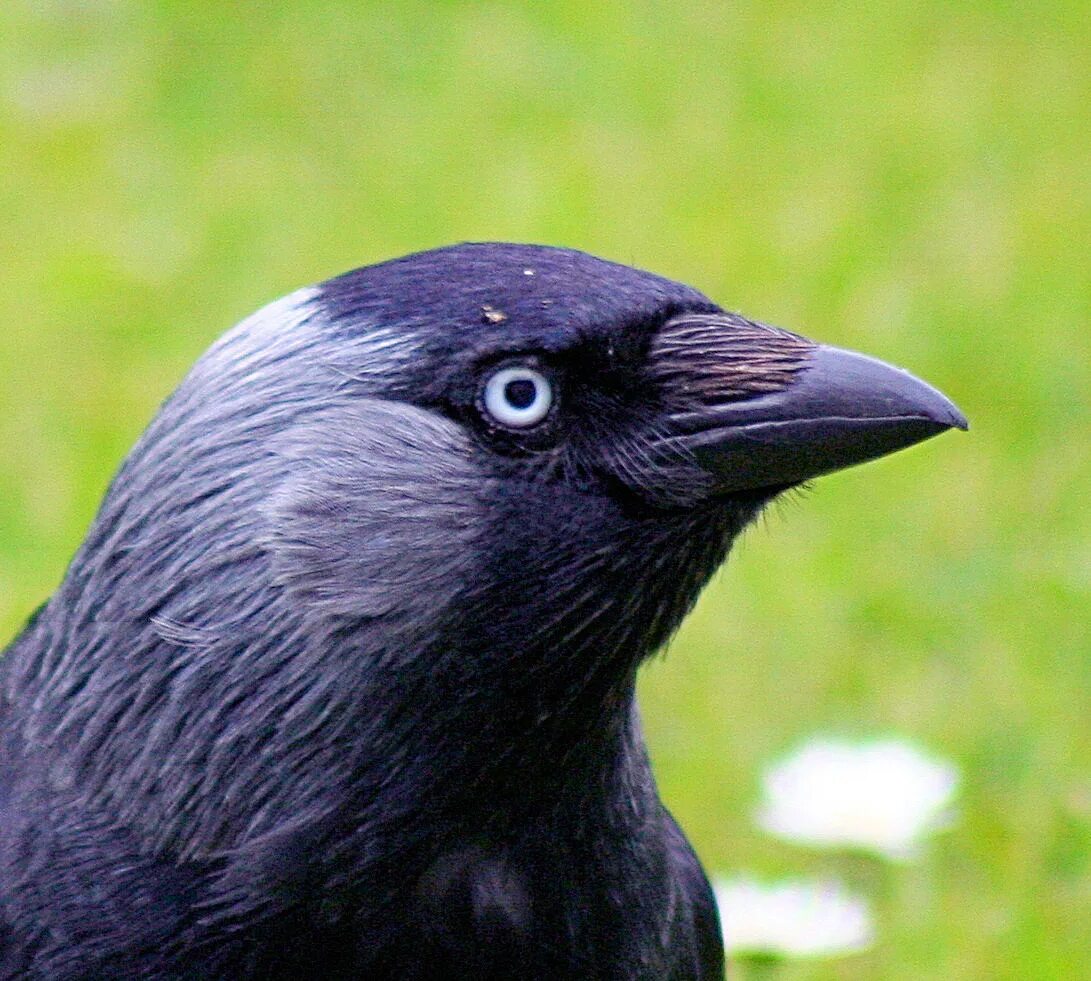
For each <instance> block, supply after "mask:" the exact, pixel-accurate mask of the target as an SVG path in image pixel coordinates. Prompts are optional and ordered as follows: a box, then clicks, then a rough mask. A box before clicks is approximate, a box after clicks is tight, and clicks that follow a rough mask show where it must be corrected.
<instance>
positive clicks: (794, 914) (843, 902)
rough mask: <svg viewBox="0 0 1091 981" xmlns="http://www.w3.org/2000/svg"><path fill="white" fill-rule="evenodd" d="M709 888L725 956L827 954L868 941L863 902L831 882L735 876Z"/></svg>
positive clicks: (868, 918) (858, 947)
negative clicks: (765, 880) (768, 880)
mask: <svg viewBox="0 0 1091 981" xmlns="http://www.w3.org/2000/svg"><path fill="white" fill-rule="evenodd" d="M713 891H714V892H715V894H716V905H717V906H718V907H719V909H720V922H721V923H722V924H723V932H724V949H725V950H726V951H727V954H728V956H729V957H730V956H735V957H739V956H746V955H750V956H763V957H833V956H836V955H838V954H849V953H853V952H854V951H859V950H864V949H865V948H867V947H869V946H870V945H871V943H872V940H873V936H874V929H873V927H872V921H871V914H870V913H869V912H868V907H867V904H866V903H865V902H864V900H862V899H859V898H857V897H856V896H853V895H850V894H849V893H847V892H845V890H844V889H843V888H842V887H841V886H840V885H838V884H837V883H836V882H805V881H786V882H781V883H777V884H775V885H774V884H763V883H761V882H758V881H757V880H755V879H751V878H747V877H740V878H737V879H724V880H720V881H718V882H716V883H715V884H714V886H713Z"/></svg>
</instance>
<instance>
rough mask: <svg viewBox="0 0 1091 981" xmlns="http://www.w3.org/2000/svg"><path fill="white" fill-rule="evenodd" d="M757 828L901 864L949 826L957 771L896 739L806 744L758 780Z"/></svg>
mask: <svg viewBox="0 0 1091 981" xmlns="http://www.w3.org/2000/svg"><path fill="white" fill-rule="evenodd" d="M763 785H764V792H765V799H764V802H763V804H762V807H761V809H760V811H759V813H758V823H759V824H760V825H761V826H762V827H763V828H765V829H766V830H767V831H770V832H772V833H773V834H775V835H779V836H780V837H782V838H788V839H791V840H794V841H801V842H806V843H808V844H812V845H822V846H827V847H844V848H859V849H863V850H866V851H872V852H878V853H879V854H880V855H884V856H886V857H887V858H894V859H907V858H911V857H912V856H913V855H914V853H915V852H916V849H917V846H918V844H919V843H920V841H921V839H922V838H923V837H924V836H925V835H928V834H930V833H931V832H933V831H936V830H938V829H939V828H941V827H943V826H945V825H947V824H949V823H950V820H951V799H952V797H953V796H954V793H955V790H956V788H957V786H958V772H957V770H956V769H955V768H954V767H953V766H951V765H950V764H949V763H945V762H942V761H940V760H936V759H932V758H930V757H928V756H926V755H925V754H924V753H922V752H920V751H919V750H917V749H915V748H914V747H913V746H910V745H909V744H907V743H904V742H900V741H898V740H896V739H883V740H874V741H871V742H862V743H852V742H847V741H843V740H835V739H824V740H814V741H812V742H810V743H808V744H806V745H805V746H803V747H802V748H801V749H799V750H798V751H797V752H795V753H793V754H792V755H790V756H789V757H788V758H786V759H784V760H782V761H781V762H780V763H778V764H777V765H775V766H773V767H772V768H771V769H770V770H769V771H768V772H767V773H766V775H765V778H764V780H763Z"/></svg>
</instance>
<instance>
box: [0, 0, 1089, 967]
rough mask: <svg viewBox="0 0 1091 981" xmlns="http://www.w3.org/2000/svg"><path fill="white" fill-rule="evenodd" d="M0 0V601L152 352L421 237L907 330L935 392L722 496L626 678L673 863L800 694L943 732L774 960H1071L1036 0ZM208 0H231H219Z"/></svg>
mask: <svg viewBox="0 0 1091 981" xmlns="http://www.w3.org/2000/svg"><path fill="white" fill-rule="evenodd" d="M228 9H229V8H227V7H225V6H224V5H222V4H213V3H208V2H204V3H198V2H191V0H187V2H184V3H183V2H158V3H152V2H148V3H137V2H135V0H132V2H125V0H112V2H110V0H100V2H96V3H74V2H67V3H66V2H60V0H37V2H33V3H31V2H29V0H9V2H8V3H7V4H5V5H3V8H2V11H0V156H2V167H0V173H2V177H0V215H2V217H0V256H3V260H2V261H0V369H2V370H0V452H2V457H0V636H2V637H7V636H9V635H11V634H13V633H14V632H15V630H16V629H17V628H18V626H19V624H20V623H21V621H22V620H23V619H24V618H25V617H26V616H27V615H28V614H29V612H30V611H31V609H32V608H33V607H34V606H35V605H36V604H37V603H38V602H40V601H41V600H42V599H43V598H44V597H45V596H46V595H47V594H48V593H49V591H50V590H51V589H52V588H53V586H54V585H55V584H56V583H57V581H58V580H59V578H60V576H61V574H62V572H63V569H64V566H65V563H66V561H67V559H68V558H69V556H70V555H71V553H72V551H73V549H74V547H75V546H76V544H77V543H78V542H79V540H80V539H81V537H82V535H83V532H84V530H85V529H86V527H87V524H88V522H89V521H90V519H91V516H92V514H93V512H94V509H95V506H96V504H97V501H98V499H99V497H100V495H101V493H102V491H103V489H104V487H105V485H106V482H107V480H108V479H109V477H110V475H111V473H112V471H113V470H114V468H115V467H116V466H117V464H118V462H119V461H120V459H121V457H122V456H123V454H124V453H125V451H126V449H127V448H128V446H129V445H130V443H131V442H132V440H133V439H134V438H135V437H136V435H137V434H138V433H139V432H140V430H141V429H142V427H143V426H144V425H145V423H146V422H147V420H148V419H149V418H150V416H151V415H152V413H153V412H154V410H155V407H156V405H157V404H158V402H159V401H160V400H161V399H162V398H163V397H164V396H165V395H166V394H167V393H168V392H169V391H170V389H171V388H172V386H173V385H174V384H175V383H176V382H177V381H178V379H179V378H180V377H181V376H182V374H183V373H184V371H185V369H186V367H187V365H188V364H189V363H190V362H191V361H192V360H193V359H194V358H195V357H196V356H197V354H198V353H199V352H200V351H201V350H202V349H203V348H204V347H205V346H206V345H207V344H208V343H209V342H210V341H211V340H212V339H213V338H214V337H215V336H216V335H217V334H218V333H220V332H221V331H222V330H223V329H225V328H226V327H227V326H229V325H230V324H231V323H232V322H233V321H235V320H236V319H238V318H239V317H241V316H242V315H244V314H246V313H248V312H249V311H250V310H252V309H253V308H255V307H256V306H258V305H259V304H261V303H262V302H264V301H266V300H268V299H271V298H273V297H274V296H276V295H279V294H281V293H284V292H287V291H288V290H290V289H292V288H293V287H295V286H297V285H300V284H303V283H306V282H310V281H313V280H316V279H318V278H321V277H324V276H327V275H329V274H332V273H335V272H338V271H341V270H343V269H346V268H349V267H351V266H355V265H359V264H362V263H365V262H369V261H373V260H377V259H380V258H383V257H387V256H391V255H396V254H399V253H402V252H405V251H409V250H413V249H419V248H424V247H428V246H432V245H437V244H441V243H445V242H449V241H453V240H459V239H467V238H469V239H484V238H495V239H512V240H522V241H540V242H548V243H554V244H564V245H572V246H576V247H580V248H584V249H586V250H588V251H591V252H596V253H599V254H602V255H605V256H607V257H610V258H615V259H618V260H621V261H626V262H631V263H634V264H637V265H641V266H645V267H648V268H651V269H654V270H656V271H659V272H662V273H666V274H668V275H673V276H675V277H677V278H680V279H683V280H686V281H689V282H692V283H694V284H695V285H697V286H699V287H701V288H702V289H704V290H705V291H706V292H707V293H709V294H710V295H712V296H713V297H715V298H717V299H719V300H720V301H722V302H723V303H725V304H726V305H728V306H731V307H734V308H736V309H741V310H742V311H744V312H746V313H749V314H751V315H753V316H757V317H761V318H763V319H766V320H769V321H772V322H774V323H781V324H784V325H785V326H789V327H793V328H796V329H798V330H801V331H803V332H805V333H808V334H810V335H812V336H815V337H818V338H821V339H823V340H827V341H831V342H833V343H838V344H842V345H845V346H851V347H856V348H859V349H862V350H865V351H867V352H869V353H873V354H876V355H878V356H880V357H885V358H887V359H889V360H893V361H895V362H898V363H902V364H906V365H908V366H911V367H912V368H913V369H914V370H915V371H916V372H917V373H919V374H921V375H923V376H924V377H926V378H927V379H929V380H930V381H932V382H934V383H935V384H937V385H938V386H940V387H941V388H943V389H944V390H945V391H947V392H948V393H949V394H951V395H952V396H953V397H954V398H955V399H956V400H957V401H958V402H959V404H960V405H961V407H962V408H963V409H964V410H965V411H966V413H967V415H968V416H969V418H970V420H971V423H972V425H973V429H972V431H971V433H970V434H969V435H968V436H963V435H961V434H953V435H949V436H945V437H943V438H942V439H939V440H936V441H934V442H931V443H928V444H925V445H923V446H920V447H917V448H915V449H914V450H912V451H909V452H906V453H903V454H899V455H897V456H895V457H893V458H890V459H887V460H884V461H882V462H880V463H876V464H873V465H870V466H868V467H865V468H860V469H858V470H854V471H851V472H848V473H845V474H842V475H839V476H836V477H831V478H828V479H825V480H822V481H820V482H819V483H818V484H817V485H816V487H815V489H814V491H813V492H812V493H810V494H808V495H807V496H806V497H805V498H804V499H802V500H799V501H792V502H789V503H787V504H786V506H785V507H783V508H780V509H774V511H773V512H772V513H771V514H770V517H769V520H768V521H767V522H765V523H764V524H763V525H761V526H760V527H759V528H757V529H755V530H754V531H752V532H751V533H750V534H749V535H748V536H747V538H746V539H745V541H744V542H743V543H742V544H741V546H740V547H739V548H738V549H737V550H736V554H735V555H734V558H733V560H732V561H731V562H730V563H729V564H728V566H727V568H726V570H725V571H724V572H723V573H721V575H720V576H719V577H718V578H717V579H716V580H715V581H714V582H713V584H712V585H711V586H710V587H709V589H708V591H707V593H706V595H705V596H704V598H703V600H702V602H701V604H700V606H699V608H698V610H697V611H696V613H695V614H694V616H693V617H692V618H691V619H690V620H689V622H688V623H687V624H686V626H685V627H684V628H683V630H682V632H681V634H680V635H679V637H678V638H677V639H676V641H675V642H674V643H673V644H672V646H671V649H670V651H669V652H668V656H667V658H666V660H665V662H656V663H655V664H653V665H652V666H651V667H650V668H649V670H647V671H646V672H645V676H644V683H643V703H644V707H645V720H646V725H647V729H648V734H649V739H650V743H651V746H652V750H653V754H654V757H655V761H656V766H657V772H658V774H659V777H660V782H661V786H662V790H663V793H664V796H665V798H666V799H667V800H668V801H669V803H670V804H671V806H672V807H673V809H674V810H675V811H676V813H677V814H678V816H679V818H680V820H681V823H682V824H683V825H684V826H685V827H686V828H687V829H688V831H689V832H690V833H691V836H692V838H693V840H694V842H695V844H696V845H697V847H698V850H699V852H700V853H701V855H702V856H703V858H704V860H705V862H706V864H707V865H708V866H709V868H710V869H711V870H714V871H723V872H729V871H733V870H737V869H744V870H756V871H758V872H762V873H765V874H770V875H773V874H782V873H783V874H787V873H797V872H798V873H807V872H813V871H822V870H826V869H828V868H829V867H830V866H829V860H828V859H825V858H823V857H821V856H815V855H813V854H811V853H809V852H806V851H803V850H798V849H794V848H791V847H790V846H787V845H784V844H780V843H776V842H773V841H771V840H769V839H767V838H766V837H764V836H762V835H761V834H759V833H758V832H757V831H756V830H755V828H754V826H753V824H752V822H751V818H750V815H751V812H752V809H753V806H754V804H755V802H756V796H757V788H758V778H759V773H760V770H761V767H762V766H763V765H764V764H765V763H767V762H768V761H769V760H770V759H771V758H772V757H773V756H775V755H776V754H777V753H779V752H781V751H783V750H784V749H785V748H787V747H789V746H791V745H792V744H793V743H795V742H797V741H798V740H800V739H802V738H805V737H806V736H808V735H810V734H812V733H816V732H822V733H828V732H837V733H846V732H847V733H850V734H852V733H858V734H873V733H895V734H899V735H903V736H905V737H907V738H910V739H913V740H915V741H918V742H920V743H922V744H923V745H925V746H926V747H928V748H929V749H931V750H932V751H933V752H935V753H937V754H940V755H944V756H947V757H949V758H951V759H952V760H954V761H955V762H957V763H958V765H959V766H960V767H961V768H962V771H963V774H964V779H965V786H964V791H963V795H962V799H961V804H960V818H959V821H958V823H957V824H956V826H955V827H954V828H953V829H952V830H951V831H950V832H948V833H946V834H945V835H943V836H942V837H940V838H938V839H936V841H935V842H934V844H933V847H932V848H931V849H929V851H928V853H927V854H926V856H925V858H924V859H923V860H922V861H921V862H920V863H918V864H916V865H913V866H909V867H907V868H904V869H901V868H899V869H893V870H891V871H890V872H889V873H887V874H886V876H885V877H884V882H883V885H882V889H881V890H879V895H877V896H876V897H875V898H876V902H877V913H878V917H879V943H878V945H877V946H876V948H875V949H874V950H873V951H872V952H870V953H867V954H864V955H860V956H858V957H854V958H851V959H848V960H845V961H843V962H840V963H837V964H835V965H833V966H830V965H815V966H809V965H801V966H799V967H798V968H795V967H793V968H791V969H789V970H787V971H786V972H785V976H786V977H789V978H823V977H847V978H892V979H894V978H905V979H909V978H913V979H916V978H921V977H928V978H944V979H963V978H965V979H979V978H994V977H996V978H1001V977H1004V978H1006V977H1013V978H1015V977H1018V978H1054V977H1056V978H1070V977H1074V976H1075V975H1076V974H1077V973H1078V971H1079V968H1078V965H1079V964H1080V963H1081V962H1082V963H1083V965H1084V967H1086V956H1087V952H1088V951H1089V950H1091V710H1089V709H1091V629H1089V623H1091V616H1089V611H1091V452H1089V450H1088V442H1089V439H1091V326H1089V325H1091V287H1089V282H1091V277H1089V275H1088V255H1089V254H1091V234H1089V233H1091V181H1089V180H1088V175H1089V169H1088V165H1089V161H1091V138H1089V131H1091V125H1089V119H1088V106H1091V67H1089V66H1091V59H1089V58H1088V51H1089V50H1091V31H1089V28H1088V25H1089V21H1088V18H1087V11H1086V5H1085V4H1083V3H1078V2H1072V3H1064V2H1043V3H1039V4H1017V3H1009V2H994V3H986V2H980V0H979V2H973V0H971V2H963V3H953V2H951V3H941V2H921V3H908V2H903V3H898V4H894V5H886V4H864V3H842V4H829V5H826V4H813V3H774V4H757V3H742V4H713V3H707V4H704V5H689V6H686V5H679V4H675V3H665V2H661V3H634V2H632V0H630V2H627V3H586V2H579V3H577V2H558V3H553V4H538V5H529V4H528V5H518V4H499V3H496V4H471V3H454V2H441V0H430V2H420V3H402V4H396V5H390V4H387V5H379V4H375V5H368V4H360V3H348V2H342V3H314V2H311V3H282V4H264V5H260V6H257V5H255V6H253V7H252V8H249V11H248V12H246V13H243V12H239V13H234V12H225V11H227V10H228ZM239 10H240V11H241V10H242V8H239Z"/></svg>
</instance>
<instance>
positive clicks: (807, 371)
mask: <svg viewBox="0 0 1091 981" xmlns="http://www.w3.org/2000/svg"><path fill="white" fill-rule="evenodd" d="M672 423H673V424H674V427H675V428H674V432H675V434H676V438H677V437H680V438H681V442H682V443H683V444H684V445H685V446H687V447H688V449H689V450H690V451H691V452H692V454H693V456H694V457H695V458H696V460H697V462H698V463H699V464H700V465H701V466H702V467H703V468H704V469H706V470H708V471H709V472H710V473H712V474H714V475H715V477H716V487H717V490H718V491H719V492H720V493H730V492H733V491H744V490H757V489H761V488H773V487H782V486H789V485H792V484H797V483H799V482H801V481H804V480H808V479H810V478H811V477H818V476H821V475H822V474H826V473H832V472H833V471H835V470H841V469H842V468H844V467H851V466H853V465H855V464H857V463H864V462H865V461H867V460H874V459H875V458H876V457H880V456H884V455H885V454H887V453H893V452H894V451H895V450H900V449H903V448H904V447H906V446H912V445H913V444H914V443H919V442H920V441H921V440H925V439H928V438H929V437H931V436H935V435H936V434H938V433H942V432H943V431H944V430H947V429H952V428H954V429H967V428H968V424H967V422H966V418H965V416H963V414H962V413H961V412H960V411H959V410H958V408H956V406H955V405H954V403H952V402H951V400H950V399H948V398H947V397H946V396H945V395H943V394H942V393H941V392H938V391H937V390H936V389H934V388H932V386H931V385H928V384H926V383H925V382H922V381H921V380H920V379H918V378H914V377H913V376H912V375H911V374H909V372H907V371H903V370H901V369H900V368H895V367H892V366H891V365H888V364H884V363H883V362H882V361H878V360H876V359H875V358H869V357H867V356H865V355H863V354H857V353H856V352H854V351H844V350H841V349H840V348H836V347H827V346H825V345H816V346H815V347H814V348H812V349H811V351H810V352H809V353H808V356H807V358H806V361H805V363H804V365H803V366H802V367H801V368H800V369H799V370H798V372H796V374H795V375H794V377H793V379H792V380H791V381H790V382H789V383H788V384H787V385H786V386H785V387H783V388H781V389H780V390H779V391H776V392H771V393H768V394H763V395H757V396H754V397H751V398H746V399H741V400H737V401H728V402H723V403H721V404H719V405H714V406H708V407H705V408H702V409H700V410H695V411H692V412H685V413H679V414H676V415H675V416H674V417H673V418H672Z"/></svg>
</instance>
